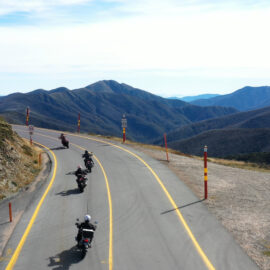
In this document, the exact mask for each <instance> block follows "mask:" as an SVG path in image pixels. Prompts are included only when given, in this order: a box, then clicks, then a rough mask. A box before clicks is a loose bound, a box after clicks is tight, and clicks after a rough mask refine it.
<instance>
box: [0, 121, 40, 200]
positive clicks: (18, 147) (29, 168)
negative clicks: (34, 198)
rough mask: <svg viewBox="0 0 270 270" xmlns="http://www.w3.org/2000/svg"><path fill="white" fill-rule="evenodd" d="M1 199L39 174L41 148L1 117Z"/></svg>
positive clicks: (22, 187)
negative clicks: (31, 142) (22, 135)
mask: <svg viewBox="0 0 270 270" xmlns="http://www.w3.org/2000/svg"><path fill="white" fill-rule="evenodd" d="M0 139H1V140H0V200H2V199H4V198H6V197H9V196H11V195H12V194H14V193H16V192H18V191H20V190H21V189H24V188H27V186H28V185H29V184H30V183H31V182H32V181H33V180H34V179H35V177H36V176H37V175H38V173H39V171H40V168H39V164H38V155H39V153H40V151H41V150H40V149H39V148H38V147H35V146H31V145H30V144H29V142H28V141H26V140H23V139H22V138H20V137H19V136H18V135H17V134H16V133H15V132H13V131H12V128H11V126H10V125H9V124H8V123H6V122H5V121H4V120H3V118H0Z"/></svg>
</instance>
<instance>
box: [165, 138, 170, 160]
mask: <svg viewBox="0 0 270 270" xmlns="http://www.w3.org/2000/svg"><path fill="white" fill-rule="evenodd" d="M164 142H165V148H166V156H167V161H168V162H169V155H168V147H167V138H166V133H164Z"/></svg>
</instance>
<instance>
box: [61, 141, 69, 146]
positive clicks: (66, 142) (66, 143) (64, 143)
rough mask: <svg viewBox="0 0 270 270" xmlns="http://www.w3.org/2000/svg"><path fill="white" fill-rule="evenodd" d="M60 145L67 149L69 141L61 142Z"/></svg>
mask: <svg viewBox="0 0 270 270" xmlns="http://www.w3.org/2000/svg"><path fill="white" fill-rule="evenodd" d="M62 145H63V146H64V147H66V148H69V141H68V140H65V141H64V140H62Z"/></svg>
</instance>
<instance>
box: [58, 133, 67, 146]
mask: <svg viewBox="0 0 270 270" xmlns="http://www.w3.org/2000/svg"><path fill="white" fill-rule="evenodd" d="M59 139H60V140H61V142H62V145H63V146H64V147H66V148H69V141H68V140H67V139H66V137H65V136H64V135H63V134H61V136H60V137H59Z"/></svg>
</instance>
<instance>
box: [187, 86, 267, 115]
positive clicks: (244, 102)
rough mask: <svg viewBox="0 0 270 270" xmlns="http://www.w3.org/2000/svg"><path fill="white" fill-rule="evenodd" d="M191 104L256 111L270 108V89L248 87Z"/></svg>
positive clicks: (265, 87)
mask: <svg viewBox="0 0 270 270" xmlns="http://www.w3.org/2000/svg"><path fill="white" fill-rule="evenodd" d="M191 104H194V105H199V106H225V107H234V108H235V109H237V110H239V111H250V110H256V109H260V108H263V107H267V106H270V87H269V86H261V87H250V86H246V87H244V88H242V89H239V90H237V91H235V92H233V93H231V94H227V95H220V96H216V97H213V98H209V99H197V100H194V101H191Z"/></svg>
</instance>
